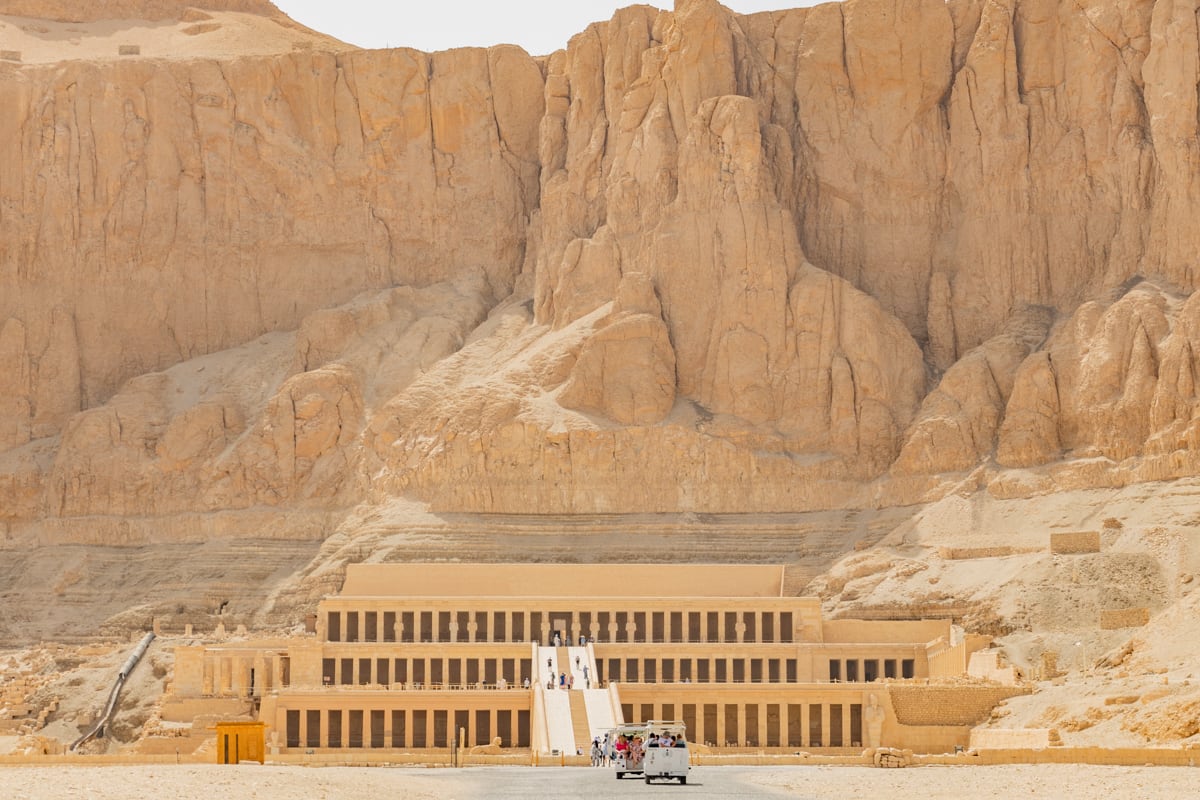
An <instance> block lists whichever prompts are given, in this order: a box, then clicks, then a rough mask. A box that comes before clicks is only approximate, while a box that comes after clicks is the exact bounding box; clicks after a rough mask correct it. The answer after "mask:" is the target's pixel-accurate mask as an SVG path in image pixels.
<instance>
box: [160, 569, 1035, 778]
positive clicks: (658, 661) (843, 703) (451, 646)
mask: <svg viewBox="0 0 1200 800" xmlns="http://www.w3.org/2000/svg"><path fill="white" fill-rule="evenodd" d="M787 582H788V577H787V570H786V569H785V568H784V567H781V566H777V565H776V566H771V565H758V564H755V565H746V564H741V565H729V564H726V565H713V564H697V565H679V564H670V565H667V564H572V565H531V564H444V563H443V564H356V565H351V566H350V567H348V569H347V573H346V581H345V584H344V586H343V587H342V591H341V592H340V593H339V594H337V595H334V596H331V597H327V598H326V599H325V600H323V601H322V602H321V603H320V605H319V610H318V614H317V616H316V619H315V620H314V624H313V625H312V627H313V629H314V630H313V632H312V633H311V634H310V635H309V636H306V637H304V638H300V639H293V640H290V641H287V642H269V641H263V642H252V641H245V642H228V643H224V644H213V645H204V646H195V647H179V648H177V649H176V665H175V682H174V691H173V696H172V697H170V698H168V702H167V703H166V704H165V705H164V717H165V718H166V717H170V716H172V715H174V716H175V717H179V716H181V715H182V714H183V713H184V711H185V710H186V713H190V714H204V713H223V714H225V715H226V716H228V714H229V713H230V711H231V706H230V703H231V701H234V702H236V701H241V702H243V703H244V704H245V706H244V709H243V711H244V713H245V715H246V716H247V717H252V718H256V719H259V720H262V721H264V722H266V723H267V725H268V726H269V729H270V730H271V731H272V732H273V733H272V734H271V736H270V738H269V745H270V747H271V748H272V751H273V752H274V753H275V754H276V755H278V754H287V753H316V752H318V751H320V752H323V753H324V752H342V751H345V752H354V751H357V750H370V751H371V754H370V756H369V760H374V759H378V760H382V761H386V760H388V758H389V754H395V753H403V752H409V751H413V750H427V749H436V748H447V747H450V746H451V745H452V744H453V743H456V742H457V743H458V744H467V745H472V746H481V747H482V746H489V745H492V744H493V742H494V740H496V739H499V746H500V747H501V748H517V749H529V750H530V751H532V752H534V753H539V754H549V753H575V752H578V751H586V748H587V746H588V745H589V744H590V742H591V741H592V739H594V738H595V737H597V736H603V734H604V732H605V731H607V730H610V729H611V728H613V727H614V726H616V725H618V724H621V723H623V722H635V721H646V720H650V719H676V718H677V719H682V720H683V721H684V722H685V723H686V724H687V727H688V732H689V736H691V737H692V738H693V740H694V741H695V742H698V743H703V744H706V745H708V746H709V747H711V748H716V749H720V750H725V749H734V750H736V749H738V748H747V747H749V748H758V749H768V750H770V749H776V750H779V751H781V752H784V751H786V752H792V751H794V750H795V749H796V748H805V749H809V750H817V751H822V752H828V753H845V754H851V753H853V754H858V753H860V752H861V751H862V750H863V748H865V747H874V748H878V747H880V746H888V747H897V748H920V749H921V750H922V751H937V750H952V749H953V748H954V747H955V746H965V745H966V744H967V743H968V740H969V730H970V726H971V725H973V724H975V723H977V722H979V721H980V720H981V719H982V718H983V717H986V715H987V714H988V713H989V712H990V710H991V708H992V706H993V705H994V704H995V703H997V702H999V701H1000V700H1002V699H1004V698H1005V697H1008V696H1012V695H1015V694H1020V693H1023V691H1022V690H1019V689H1015V688H1013V687H1012V686H1011V685H1010V686H1001V685H998V684H997V682H996V680H995V679H996V678H997V677H998V676H1000V675H1003V674H1004V670H1001V669H995V668H994V667H995V663H994V662H995V657H994V655H993V657H992V660H993V664H992V666H993V669H992V671H991V672H990V673H989V674H988V675H987V677H988V678H989V679H991V680H990V681H986V682H985V681H983V680H980V681H976V682H972V681H970V680H969V679H968V680H963V681H961V682H959V683H957V684H956V685H954V686H939V687H937V692H939V694H938V697H937V702H936V703H933V704H932V705H931V704H929V703H926V702H924V699H925V698H924V696H925V695H926V694H927V693H929V692H930V691H932V688H931V686H930V682H931V681H933V682H935V683H939V682H941V679H945V678H956V679H967V678H968V672H969V670H968V665H969V664H970V663H971V655H972V653H974V652H975V651H977V650H979V649H981V648H982V647H983V646H985V645H986V644H987V641H988V640H987V638H986V637H979V636H962V635H960V634H959V633H957V632H956V630H955V628H954V627H953V626H952V625H951V624H950V622H949V621H946V620H922V621H888V620H873V621H865V620H850V619H844V620H825V619H823V617H822V614H821V608H820V603H819V601H818V600H817V599H816V598H811V597H792V596H787V595H785V594H784V592H783V587H784V586H785V585H786V584H787ZM1007 677H1008V678H1009V681H1008V683H1009V684H1011V683H1013V680H1012V679H1013V678H1014V677H1015V676H1014V675H1013V671H1012V670H1011V669H1009V670H1008V671H1007ZM930 697H932V695H930ZM206 704H211V708H210V707H208V706H207V705H206ZM173 707H174V709H175V710H174V711H173V710H172V708H173ZM913 709H917V711H913Z"/></svg>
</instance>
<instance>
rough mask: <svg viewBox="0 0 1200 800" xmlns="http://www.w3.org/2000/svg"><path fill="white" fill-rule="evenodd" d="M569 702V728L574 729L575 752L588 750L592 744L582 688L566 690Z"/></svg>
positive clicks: (586, 751)
mask: <svg viewBox="0 0 1200 800" xmlns="http://www.w3.org/2000/svg"><path fill="white" fill-rule="evenodd" d="M567 694H568V695H570V703H571V728H572V729H573V730H574V731H575V748H576V752H583V753H584V754H586V753H588V752H590V749H591V746H592V729H591V727H590V726H589V725H588V713H587V703H586V701H585V700H584V696H583V690H582V689H575V690H574V691H571V692H568V693H567Z"/></svg>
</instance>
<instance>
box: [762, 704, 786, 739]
mask: <svg viewBox="0 0 1200 800" xmlns="http://www.w3.org/2000/svg"><path fill="white" fill-rule="evenodd" d="M783 708H784V710H787V706H783ZM755 736H756V737H757V739H758V746H759V747H766V746H767V707H766V705H765V704H763V703H759V704H758V732H757V733H756V734H755Z"/></svg>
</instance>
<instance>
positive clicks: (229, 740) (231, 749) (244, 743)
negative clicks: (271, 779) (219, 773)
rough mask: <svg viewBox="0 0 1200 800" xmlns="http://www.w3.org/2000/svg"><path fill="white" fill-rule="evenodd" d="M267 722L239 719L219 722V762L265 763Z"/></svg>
mask: <svg viewBox="0 0 1200 800" xmlns="http://www.w3.org/2000/svg"><path fill="white" fill-rule="evenodd" d="M266 729H267V725H266V723H265V722H261V721H256V722H250V721H238V722H218V723H217V763H218V764H240V763H242V762H243V761H257V762H258V763H260V764H261V763H263V761H264V760H265V753H266V752H267V731H266Z"/></svg>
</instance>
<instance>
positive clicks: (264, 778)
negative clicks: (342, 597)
mask: <svg viewBox="0 0 1200 800" xmlns="http://www.w3.org/2000/svg"><path fill="white" fill-rule="evenodd" d="M0 778H2V779H3V781H4V783H5V785H6V790H5V793H4V794H5V796H6V797H8V798H11V800H41V799H42V798H46V799H47V800H49V799H50V798H54V800H60V798H64V797H67V798H88V800H108V799H109V798H112V799H113V800H118V798H120V799H121V800H123V799H124V798H127V797H134V796H152V797H155V798H158V800H177V799H179V800H181V799H182V798H199V797H220V798H234V799H236V798H275V797H279V798H284V797H288V798H291V797H301V796H303V797H306V798H309V800H336V799H337V798H344V797H379V798H384V797H386V798H389V800H426V799H427V798H438V799H439V800H441V799H443V798H451V799H453V800H475V799H476V798H478V799H479V800H483V799H484V798H487V799H488V800H491V799H492V798H517V797H522V798H529V797H545V798H558V799H562V800H569V799H570V798H580V799H581V800H582V799H583V798H587V799H588V800H595V798H600V797H646V796H650V795H654V796H663V795H667V794H668V793H669V794H670V795H671V796H678V797H689V798H696V797H704V798H739V797H764V798H770V797H792V798H805V799H806V800H807V799H810V798H876V797H880V798H904V797H921V798H923V799H924V800H962V798H980V799H983V798H1006V800H1007V799H1009V798H1018V797H1020V798H1026V797H1054V798H1059V797H1070V798H1072V800H1088V799H1089V798H1130V799H1132V798H1163V800H1170V798H1185V797H1187V798H1191V797H1195V796H1196V773H1195V772H1194V771H1193V770H1190V769H1183V768H1168V767H1158V768H1152V767H1086V766H1077V765H1053V766H1006V767H969V768H964V767H916V768H911V769H905V770H879V769H868V768H858V767H709V768H699V769H695V770H693V772H692V776H691V778H690V780H689V783H688V785H687V786H683V787H681V786H677V785H675V784H661V785H659V784H655V785H652V786H646V785H645V784H643V783H642V782H641V781H624V782H619V783H618V782H617V781H615V780H613V779H612V776H611V774H610V773H608V771H607V770H590V769H580V768H576V769H570V768H568V769H530V768H486V769H465V770H421V769H411V768H405V769H388V768H360V769H352V768H324V769H303V768H295V767H270V766H268V767H260V766H240V767H218V766H215V765H213V766H196V765H182V766H153V767H150V766H146V767H71V768H62V767H58V768H52V767H12V768H0Z"/></svg>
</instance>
